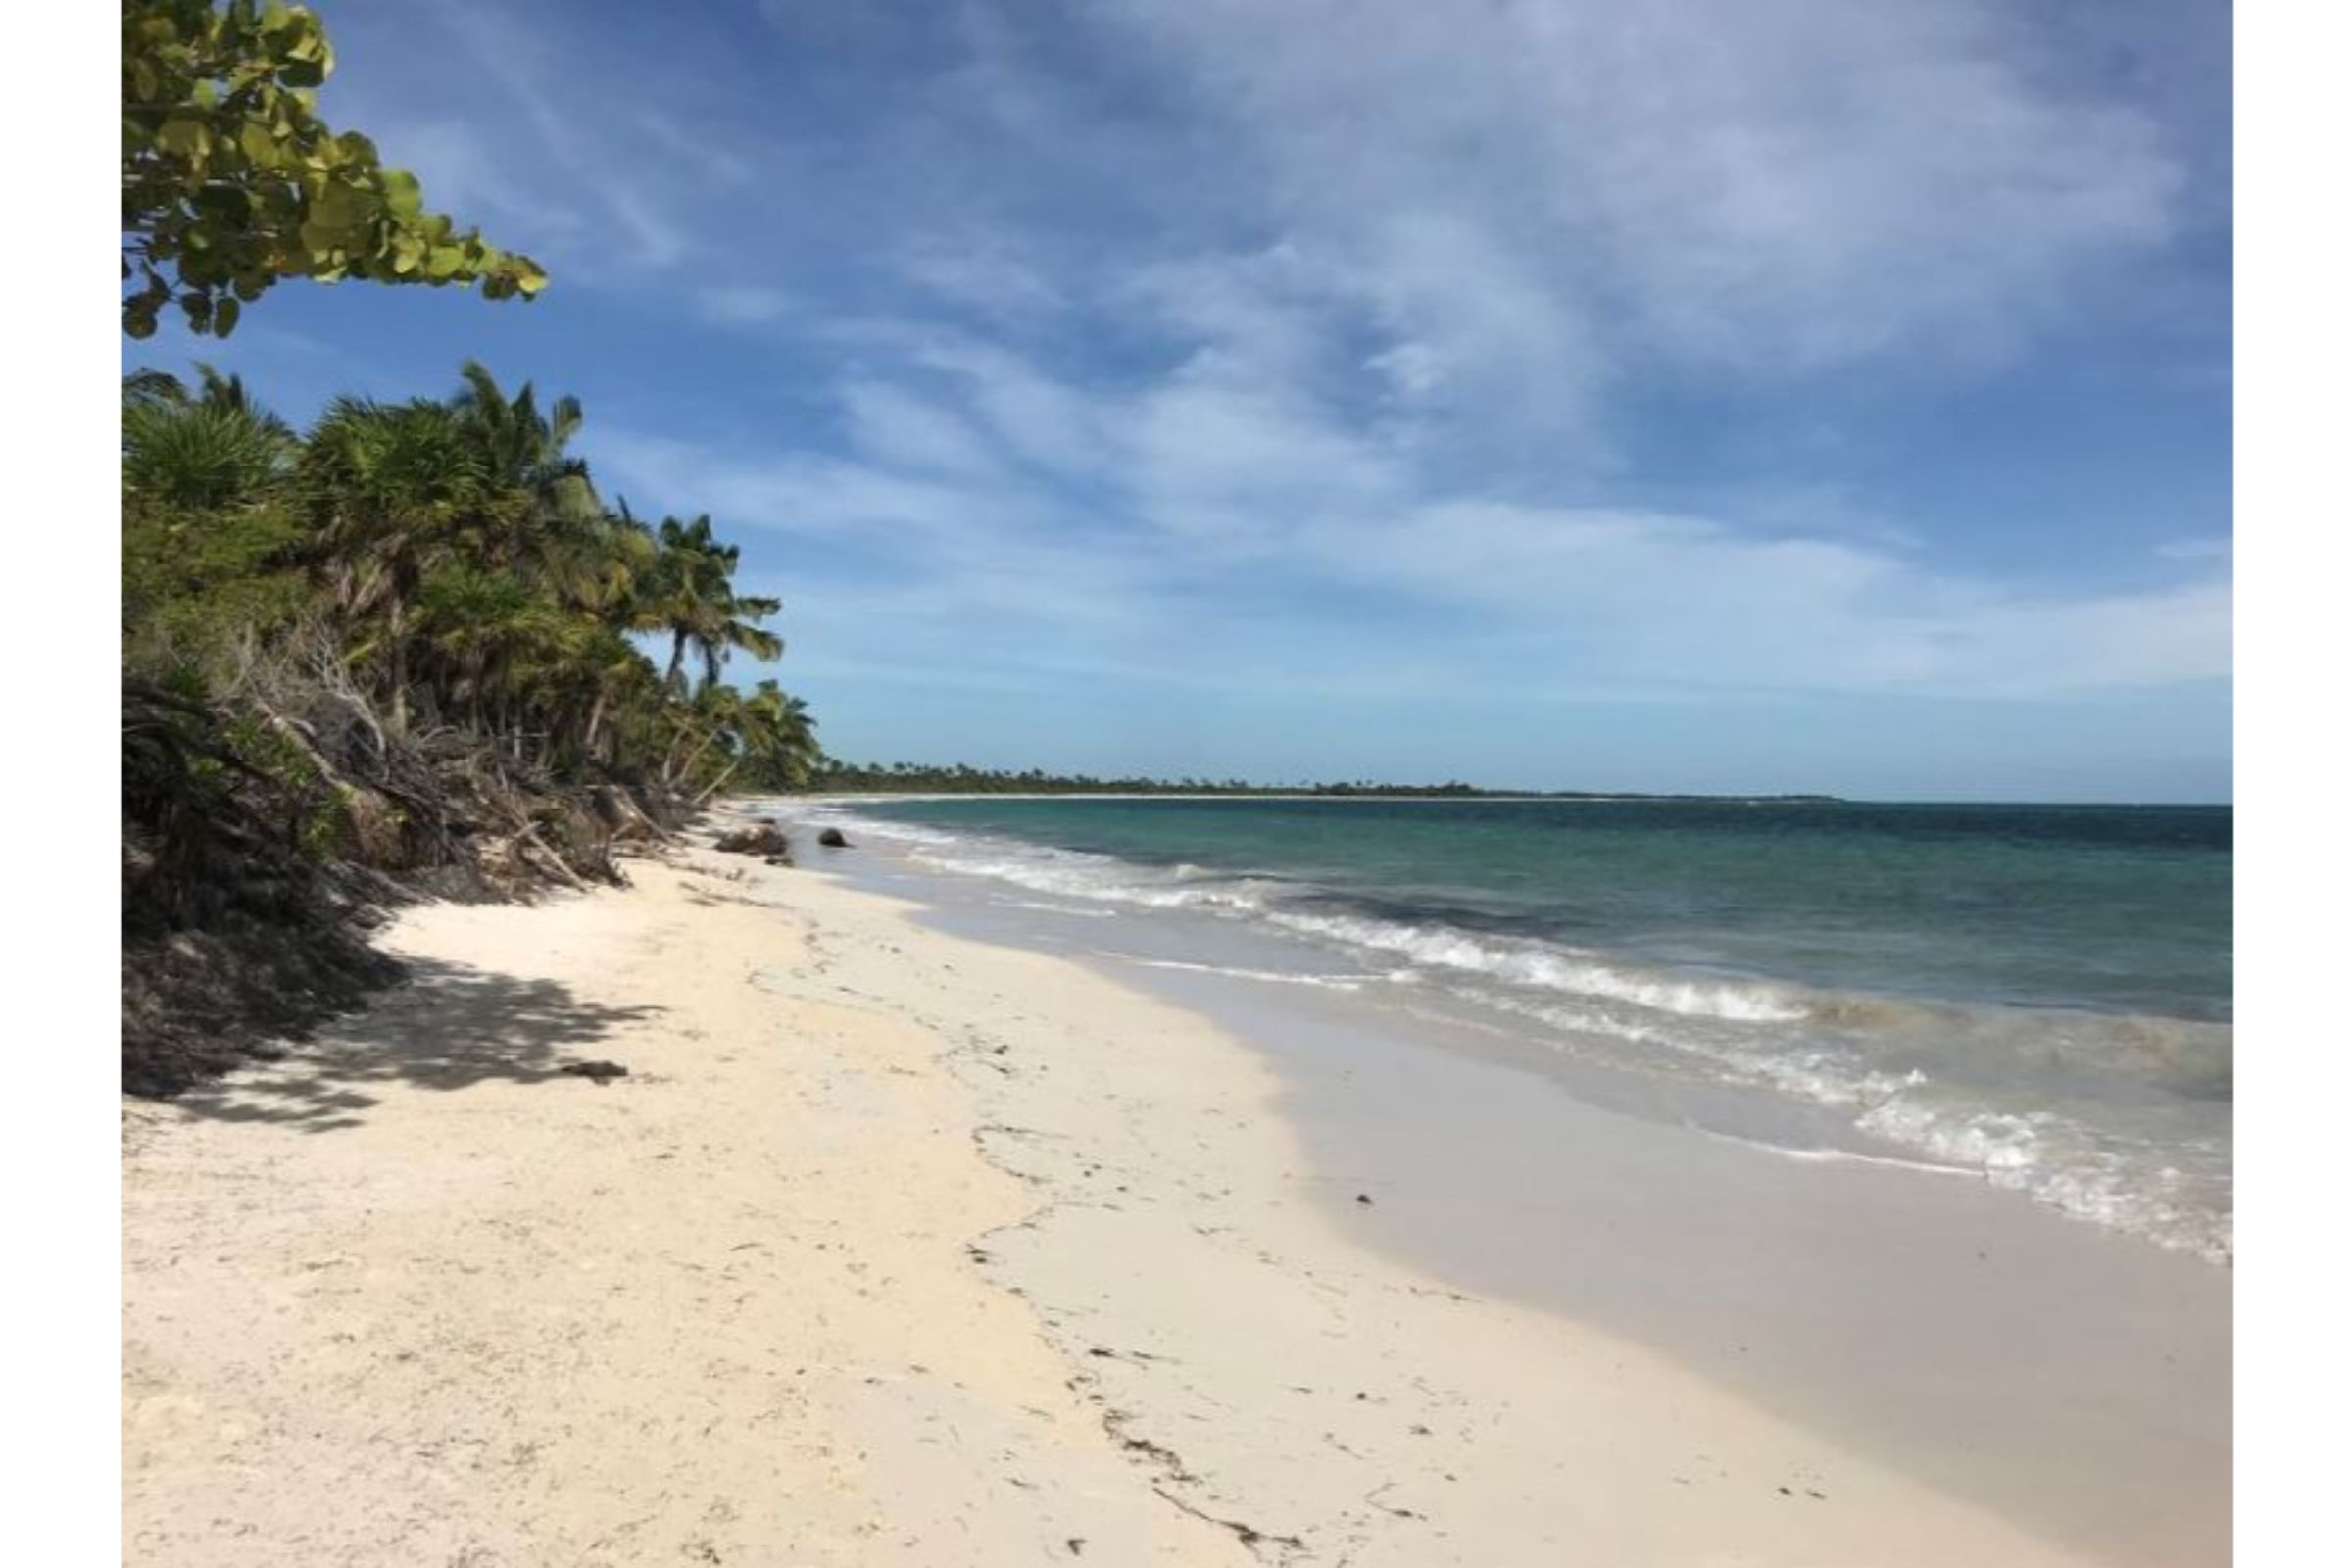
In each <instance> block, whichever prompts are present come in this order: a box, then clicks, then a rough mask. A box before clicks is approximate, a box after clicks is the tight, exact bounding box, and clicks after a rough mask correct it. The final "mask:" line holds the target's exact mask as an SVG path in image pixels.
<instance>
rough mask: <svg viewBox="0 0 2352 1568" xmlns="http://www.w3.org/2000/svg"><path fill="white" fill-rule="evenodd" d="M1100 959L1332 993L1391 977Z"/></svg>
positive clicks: (1128, 955)
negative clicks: (1305, 987)
mask: <svg viewBox="0 0 2352 1568" xmlns="http://www.w3.org/2000/svg"><path fill="white" fill-rule="evenodd" d="M1096 953H1097V956H1099V957H1104V958H1117V959H1118V960H1120V961H1121V962H1122V963H1132V964H1134V965H1135V966H1136V967H1137V968H1139V969H1180V970H1184V971H1186V972H1188V973H1192V974H1221V975H1225V976H1228V977H1230V978H1232V979H1235V980H1259V981H1263V982H1265V983H1266V984H1268V985H1279V986H1319V987H1322V988H1324V989H1326V990H1331V991H1360V990H1362V989H1363V987H1364V984H1365V982H1367V981H1373V980H1383V979H1387V978H1389V977H1388V976H1386V975H1366V974H1300V973H1298V972H1296V971H1292V970H1283V969H1244V968H1237V967H1234V966H1232V965H1228V964H1222V963H1186V962H1184V961H1182V960H1181V959H1177V958H1139V957H1137V956H1135V955H1133V954H1131V953H1107V952H1103V951H1102V950H1100V949H1098V950H1096Z"/></svg>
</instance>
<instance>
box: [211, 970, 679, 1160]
mask: <svg viewBox="0 0 2352 1568" xmlns="http://www.w3.org/2000/svg"><path fill="white" fill-rule="evenodd" d="M407 966H408V970H409V978H408V979H407V980H406V981H404V982H402V983H401V984H400V985H398V986H396V987H395V988H393V989H392V990H390V991H387V992H385V993H384V994H383V995H382V996H381V997H380V998H379V999H378V1000H377V1002H376V1003H375V1004H374V1005H372V1006H370V1007H368V1009H367V1010H366V1011H365V1012H361V1013H357V1014H354V1015H352V1016H350V1017H347V1018H343V1019H340V1020H338V1021H336V1022H334V1023H332V1024H329V1025H327V1026H326V1027H325V1028H324V1029H322V1030H321V1031H320V1033H319V1038H318V1039H316V1040H312V1041H308V1042H305V1043H303V1044H301V1045H298V1046H293V1047H289V1048H288V1050H287V1054H285V1056H284V1057H283V1058H282V1059H280V1060H277V1061H274V1062H270V1063H268V1064H266V1065H259V1066H255V1067H252V1068H248V1069H245V1070H242V1071H239V1072H236V1073H234V1074H231V1075H230V1076H228V1077H226V1078H221V1079H215V1080H213V1081H211V1082H209V1083H204V1084H199V1085H197V1086H195V1087H194V1088H191V1089H188V1090H186V1091H184V1092H182V1093H180V1094H178V1095H174V1096H172V1101H171V1103H172V1104H173V1105H174V1106H176V1107H177V1108H178V1109H180V1110H182V1111H185V1112H186V1113H188V1114H190V1115H194V1116H206V1117H211V1118H214V1119H216V1120H220V1121H251V1122H273V1123H276V1124H278V1125H280V1126H287V1127H293V1128H296V1129H299V1130H301V1131H304V1132H334V1131H337V1130H340V1129H343V1128H347V1127H357V1126H359V1125H360V1124H361V1123H362V1122H363V1121H364V1120H365V1119H366V1113H367V1111H368V1108H369V1107H370V1106H372V1105H374V1104H375V1103H376V1097H375V1096H373V1095H371V1094H369V1093H368V1089H369V1088H370V1086H373V1085H377V1084H390V1083H400V1084H408V1085H412V1086H414V1087H417V1088H421V1089H467V1088H471V1087H472V1086H474V1085H476V1084H481V1083H490V1082H499V1083H517V1084H531V1083H542V1082H545V1081H547V1080H549V1079H561V1080H562V1081H563V1082H564V1083H565V1084H567V1085H568V1084H574V1083H580V1079H579V1077H578V1076H576V1073H577V1070H578V1069H579V1068H581V1067H582V1066H584V1065H590V1064H591V1063H590V1062H589V1060H588V1058H587V1057H585V1056H583V1055H581V1054H580V1053H581V1051H582V1049H583V1048H585V1047H588V1046H591V1045H594V1044H595V1043H597V1042H598V1041H601V1040H606V1039H609V1038H611V1037H612V1036H613V1035H614V1034H616V1033H618V1032H620V1031H621V1030H623V1029H625V1028H627V1027H628V1026H629V1025H631V1024H634V1023H638V1022H641V1021H643V1020H644V1019H647V1018H650V1017H653V1016H656V1015H657V1014H659V1013H660V1012H661V1010H662V1009H661V1008H659V1007H610V1006H605V1005H601V1004H598V1003H592V1002H583V1001H581V1000H580V999H579V998H577V997H575V996H573V995H572V993H571V992H570V991H569V990H568V989H567V988H566V987H564V986H562V985H559V984H557V983H556V982H555V981H552V980H533V979H522V978H518V977H516V976H514V975H506V974H496V973H492V972H491V971H489V970H485V969H476V968H473V967H470V966H469V965H466V964H457V963H440V962H435V961H432V960H429V959H411V960H408V964H407ZM582 1087H583V1088H586V1087H587V1086H586V1085H585V1084H582ZM598 1087H599V1088H601V1087H602V1084H601V1082H600V1083H599V1084H598ZM588 1092H590V1093H594V1092H595V1091H594V1090H589V1091H588Z"/></svg>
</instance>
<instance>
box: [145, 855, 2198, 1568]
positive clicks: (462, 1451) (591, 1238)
mask: <svg viewBox="0 0 2352 1568" xmlns="http://www.w3.org/2000/svg"><path fill="white" fill-rule="evenodd" d="M631 875H632V880H633V886H631V887H629V888H627V889H625V890H609V891H608V890H599V891H595V892H590V893H584V894H578V895H565V896H562V897H559V898H554V899H550V900H548V901H546V902H545V903H543V904H541V905H539V906H537V907H517V906H468V907H461V906H448V905H440V906H427V907H419V908H416V909H412V910H410V911H407V912H405V913H404V914H402V915H401V917H400V918H399V919H398V920H397V921H396V922H395V923H394V925H393V926H392V928H391V929H390V931H389V932H388V933H387V937H386V942H387V945H388V946H389V947H390V948H391V949H392V950H393V951H394V952H396V953H398V954H399V955H401V956H403V957H404V958H406V959H407V960H408V961H409V962H410V963H411V965H412V968H413V970H414V973H415V978H414V979H413V980H412V981H411V982H410V983H409V984H408V985H406V986H403V987H402V988H400V989H399V990H397V991H396V992H394V993H392V994H391V995H389V996H388V997H387V998H386V999H385V1000H384V1001H383V1002H382V1003H381V1004H379V1005H377V1006H375V1007H373V1008H371V1009H369V1010H368V1012H366V1013H363V1014H361V1015H359V1016H357V1017H355V1018H353V1019H350V1020H347V1021H345V1022H344V1023H342V1024H339V1025H337V1026H334V1027H332V1028H330V1029H329V1030H327V1031H325V1032H324V1033H323V1034H322V1036H321V1037H320V1039H319V1040H318V1041H316V1042H313V1043H310V1044H308V1045H304V1046H301V1047H298V1048H295V1049H294V1050H293V1051H292V1052H291V1053H290V1054H289V1055H288V1056H287V1057H286V1059H285V1060H283V1061H281V1062H277V1063H273V1064H268V1065H264V1066H259V1067H256V1068H252V1069H248V1070H244V1071H240V1072H238V1073H236V1074H232V1075H231V1076H229V1077H228V1078H225V1079H222V1080H221V1081H219V1082H218V1083H215V1084H212V1085H208V1086H204V1087H202V1088H200V1089H198V1090H195V1091H192V1092H191V1093H190V1094H188V1095H187V1096H184V1097H182V1098H181V1099H180V1100H178V1101H176V1102H172V1103H133V1104H132V1105H131V1106H130V1107H129V1109H128V1110H127V1111H126V1127H125V1139H126V1147H125V1164H124V1200H123V1202H124V1206H123V1223H124V1234H123V1244H124V1251H123V1256H124V1270H125V1283H124V1297H125V1308H124V1410H123V1421H124V1438H123V1443H124V1510H125V1521H124V1523H125V1541H126V1558H127V1559H128V1560H132V1561H141V1562H156V1563H172V1564H180V1563H190V1564H211V1563H221V1564H227V1563H232V1562H233V1563H239V1564H246V1563H275V1562H283V1563H288V1564H291V1563H296V1562H303V1563H308V1562H315V1561H321V1560H334V1561H340V1562H350V1563H376V1562H382V1563H394V1562H404V1563H405V1562H417V1561H433V1562H441V1561H447V1562H452V1563H458V1562H463V1563H466V1564H469V1565H473V1568H487V1565H490V1564H508V1563H526V1562H541V1561H559V1560H560V1561H574V1562H608V1563H624V1562H674V1561H688V1562H694V1561H703V1562H756V1563H769V1562H778V1563H800V1562H807V1563H854V1562H855V1563H862V1562H907V1563H914V1562H942V1561H956V1562H971V1563H997V1562H1036V1561H1041V1560H1042V1561H1054V1560H1077V1559H1081V1558H1084V1559H1093V1560H1101V1561H1109V1562H1121V1563H1124V1562H1145V1561H1153V1562H1202V1563H1218V1562H1235V1563H1247V1562H1252V1561H1271V1562H1282V1561H1301V1562H1303V1561H1321V1562H1341V1561H1345V1562H1350V1563H1354V1564H1358V1565H1364V1564H1373V1563H1397V1564H1404V1563H1436V1562H1461V1563H1481V1564H1496V1563H1515V1562H1548V1561H1555V1560H1561V1559H1562V1558H1564V1557H1576V1558H1582V1559H1585V1560H1593V1561H1605V1562H1611V1563H1657V1564H1669V1563H1691V1564H1696V1563H1710V1562H1722V1563H1734V1562H1737V1563H1750V1564H1779V1563H1788V1564H1797V1563H1809V1564H1831V1563H1850V1564H1856V1565H1861V1564H1875V1563H1884V1562H1889V1561H1902V1562H1905V1563H1911V1564H1928V1565H1933V1564H1938V1563H1950V1564H1962V1563H1991V1562H1999V1563H2004V1564H2032V1563H2060V1562H2091V1561H2100V1560H2110V1561H2112V1560H2120V1559H2118V1558H2117V1557H2116V1556H2114V1555H2113V1554H2112V1553H2103V1552H2101V1551H2098V1550H2096V1549H2091V1548H2087V1547H2085V1546H2084V1544H2082V1543H2081V1542H2079V1541H2072V1540H2062V1539H2059V1538H2057V1537H2056V1536H2054V1535H2052V1534H2050V1533H2048V1532H2046V1531H2044V1530H2042V1529H2040V1528H2039V1527H2038V1526H2037V1525H2036V1524H2034V1523H2032V1522H2028V1521H2024V1520H2020V1519H2015V1518H2010V1517H2006V1516H2004V1515H2003V1514H2002V1513H2001V1512H1999V1511H1997V1510H1994V1509H1990V1508H1987V1507H1985V1506H1984V1505H1982V1504H1981V1503H1980V1502H1978V1501H1975V1500H1971V1499H1969V1498H1965V1497H1962V1496H1959V1495H1954V1494H1953V1493H1952V1492H1951V1491H1949V1490H1947V1489H1941V1488H1938V1487H1936V1486H1935V1485H1933V1484H1930V1483H1928V1482H1926V1481H1923V1480H1922V1479H1921V1478H1920V1477H1919V1476H1918V1475H1916V1474H1913V1473H1910V1472H1909V1471H1907V1470H1906V1469H1905V1468H1903V1467H1902V1466H1901V1465H1900V1464H1897V1463H1891V1462H1888V1461H1887V1458H1886V1457H1885V1456H1884V1455H1879V1454H1874V1453H1872V1452H1870V1451H1867V1450H1866V1449H1865V1448H1864V1447H1862V1446H1857V1445H1856V1444H1854V1443H1853V1442H1851V1441H1850V1440H1845V1439H1841V1438H1839V1437H1833V1436H1831V1435H1829V1434H1828V1433H1827V1431H1826V1430H1825V1429H1824V1428H1823V1427H1822V1426H1820V1425H1819V1424H1811V1425H1809V1424H1806V1423H1804V1422H1800V1421H1797V1420H1794V1419H1791V1418H1790V1417H1789V1415H1788V1414H1786V1413H1785V1412H1783V1411H1781V1410H1778V1409H1775V1408H1773V1407H1772V1406H1771V1405H1770V1404H1769V1403H1768V1402H1766V1401H1762V1400H1759V1399H1757V1398H1755V1397H1751V1396H1750V1394H1748V1393H1743V1392H1741V1391H1740V1390H1737V1389H1734V1388H1732V1387H1729V1386H1727V1385H1726V1384H1725V1383H1723V1382H1721V1381H1719V1380H1716V1379H1711V1378H1709V1377H1706V1376H1703V1375H1701V1374H1699V1373H1698V1372H1695V1371H1693V1370H1692V1369H1691V1367H1689V1366H1687V1365H1685V1364H1683V1363H1682V1362H1680V1361H1678V1360H1676V1359H1674V1358H1673V1357H1671V1356H1668V1355H1666V1354H1664V1353H1661V1352H1660V1351H1659V1350H1658V1349H1657V1348H1654V1347H1652V1346H1649V1345H1644V1344H1642V1343H1639V1342H1638V1341H1636V1340H1634V1339H1630V1338H1626V1337H1621V1336H1618V1335H1613V1334H1610V1333H1608V1332H1605V1331H1603V1330H1602V1329H1599V1328H1596V1327H1594V1326H1593V1325H1592V1324H1591V1323H1588V1322H1584V1321H1577V1320H1572V1319H1569V1318H1565V1317H1562V1316H1560V1315H1558V1314H1556V1313H1550V1312H1544V1311H1541V1310H1536V1309H1532V1308H1529V1307H1526V1306H1523V1305H1518V1304H1513V1303H1512V1302H1511V1301H1509V1300H1507V1299H1503V1298H1501V1297H1499V1296H1489V1295H1487V1294H1484V1293H1483V1292H1481V1291H1479V1290H1476V1289H1465V1288H1463V1287H1462V1286H1461V1285H1460V1284H1459V1283H1458V1282H1456V1281H1454V1280H1452V1279H1449V1278H1446V1277H1442V1276H1441V1275H1440V1274H1439V1273H1437V1272H1433V1271H1430V1270H1428V1269H1424V1268H1420V1267H1417V1266H1414V1265H1413V1264H1412V1263H1410V1262H1408V1261H1406V1260H1405V1258H1404V1256H1403V1255H1402V1252H1401V1251H1400V1250H1398V1249H1397V1248H1395V1247H1389V1246H1382V1245H1378V1241H1377V1238H1376V1237H1374V1236H1373V1235H1372V1234H1371V1232H1372V1229H1373V1222H1374V1221H1375V1220H1376V1218H1385V1217H1386V1216H1387V1214H1388V1212H1389V1210H1388V1209H1387V1208H1383V1207H1381V1206H1379V1205H1378V1204H1377V1203H1374V1204H1362V1205H1357V1204H1356V1203H1355V1200H1354V1195H1353V1194H1350V1193H1340V1192H1337V1191H1336V1190H1335V1189H1334V1186H1333V1184H1334V1182H1335V1180H1339V1179H1340V1178H1339V1177H1338V1175H1337V1174H1336V1173H1335V1171H1334V1170H1333V1169H1331V1168H1328V1167H1326V1166H1319V1165H1318V1164H1316V1162H1315V1160H1314V1158H1313V1157H1312V1153H1311V1151H1310V1148H1309V1145H1308V1141H1307V1140H1306V1139H1305V1138H1304V1137H1303V1136H1302V1135H1301V1133H1300V1132H1299V1129H1298V1128H1297V1127H1295V1126H1294V1125H1293V1124H1292V1123H1291V1121H1290V1120H1289V1119H1287V1114H1286V1110H1285V1107H1286V1103H1287V1101H1288V1099H1289V1097H1290V1096H1291V1094H1292V1087H1293V1086H1291V1085H1288V1084H1286V1083H1285V1082H1284V1081H1283V1079H1282V1078H1281V1077H1280V1076H1279V1075H1278V1074H1277V1073H1276V1072H1275V1071H1274V1070H1273V1069H1272V1068H1271V1067H1270V1066H1269V1065H1268V1064H1267V1062H1266V1060H1265V1059H1264V1058H1263V1056H1262V1055H1261V1054H1259V1053H1257V1052H1254V1051H1252V1050H1251V1049H1250V1046H1249V1045H1248V1044H1245V1042H1244V1041H1243V1040H1241V1039H1239V1038H1236V1036H1235V1035H1234V1033H1233V1032H1232V1031H1231V1030H1229V1029H1227V1028H1225V1027H1221V1026H1220V1024H1219V1023H1218V1022H1217V1021H1215V1020H1212V1019H1211V1018H1209V1017H1207V1016H1205V1015H1203V1014H1202V1013H1201V1012H1198V1011H1195V1010H1191V1009H1188V1008H1186V1007H1184V1006H1181V1005H1177V1004H1176V1003H1174V1002H1172V1001H1169V1000H1167V999H1166V998H1164V997H1161V996H1155V995H1152V994H1149V993H1147V992H1144V991H1140V990H1138V989H1136V988H1134V987H1131V986H1126V985H1121V984H1119V983H1117V982H1116V980H1115V979H1113V978H1111V977H1108V976H1105V975H1103V974H1101V973H1097V972H1095V971H1092V970H1090V969H1088V968H1086V967H1083V966H1081V965H1078V964H1075V963H1071V962H1068V961H1066V960H1064V959H1061V958H1058V957H1055V956H1050V955H1046V954H1040V953H1035V952H1027V951H1023V950H1021V949H1018V948H1013V947H1006V946H1002V945H996V944H990V943H983V942H979V941H975V940H972V939H969V938H967V937H962V936H956V935H950V934H946V933H944V932H942V931H940V930H938V929H936V926H935V923H933V922H929V921H926V920H925V919H924V918H923V916H924V914H925V913H926V911H924V910H923V909H922V908H921V907H917V906H913V905H910V904H907V903H906V902H904V901H898V900H892V899H887V898H884V897H881V896H879V895H876V894H874V893H869V892H862V891H858V890H856V889H854V888H851V887H848V886H844V885H841V884H840V883H839V882H837V881H836V880H835V879H833V878H830V877H828V876H825V875H823V874H821V873H817V872H812V871H810V870H788V869H781V868H771V867H767V866H763V865H760V864H757V863H754V862H751V861H748V860H744V859H740V858H727V857H721V856H716V855H713V854H711V853H710V852H709V851H708V850H706V849H702V848H687V849H683V850H679V851H676V852H673V853H671V854H668V855H665V856H664V857H663V858H661V859H658V860H639V861H633V862H631ZM603 1062H612V1063H614V1064H617V1065H620V1066H624V1067H626V1068H627V1072H626V1074H625V1076H617V1077H615V1076H611V1075H609V1074H599V1075H595V1076H582V1075H580V1074H578V1073H576V1072H573V1071H567V1070H566V1069H567V1068H581V1067H594V1066H595V1065H596V1064H598V1063H603ZM600 1076H601V1077H602V1078H603V1079H604V1080H605V1081H601V1082H600V1081H598V1079H599V1077H600ZM1363 1196H1364V1197H1365V1198H1373V1197H1374V1196H1375V1195H1374V1194H1373V1193H1372V1192H1370V1191H1366V1192H1364V1193H1363ZM1359 1207H1360V1209H1361V1210H1362V1211H1361V1213H1360V1214H1353V1215H1351V1212H1350V1211H1351V1209H1353V1208H1359ZM1390 1207H1391V1208H1393V1207H1395V1205H1394V1204H1391V1205H1390ZM1352 1220H1360V1221H1362V1222H1363V1223H1362V1224H1361V1225H1354V1224H1352V1223H1351V1221H1352ZM2222 1507H2223V1512H2224V1514H2225V1515H2226V1511H2227V1496H2226V1486H2225V1490H2224V1492H2223V1494H2222ZM2218 1539H2220V1540H2221V1541H2223V1542H2224V1543H2226V1539H2227V1525H2226V1517H2225V1518H2224V1520H2223V1521H2222V1523H2221V1530H2220V1536H2219V1538H2218ZM2223 1550H2224V1553H2225V1555H2224V1556H2223V1557H2214V1556H2210V1555H2208V1556H2204V1557H2199V1556H2196V1555H2194V1554H2193V1553H2192V1554H2190V1555H2185V1556H2183V1557H2182V1558H2181V1560H2183V1561H2196V1560H2226V1545H2225V1546H2224V1548H2223Z"/></svg>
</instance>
